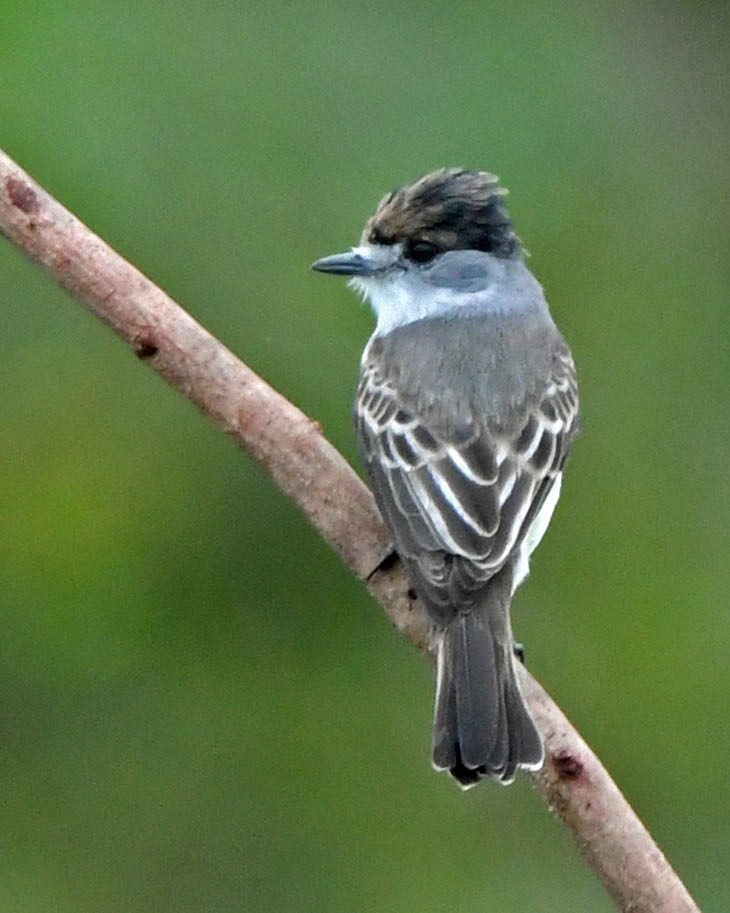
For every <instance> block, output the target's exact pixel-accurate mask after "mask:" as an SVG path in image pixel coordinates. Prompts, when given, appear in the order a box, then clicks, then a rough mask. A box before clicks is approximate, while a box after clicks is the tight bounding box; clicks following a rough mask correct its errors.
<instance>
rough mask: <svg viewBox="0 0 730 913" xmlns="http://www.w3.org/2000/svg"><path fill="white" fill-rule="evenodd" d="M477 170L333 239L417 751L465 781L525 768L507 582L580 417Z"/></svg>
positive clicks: (424, 186) (446, 174)
mask: <svg viewBox="0 0 730 913" xmlns="http://www.w3.org/2000/svg"><path fill="white" fill-rule="evenodd" d="M506 193H507V191H506V190H505V189H504V188H503V187H502V186H501V185H500V183H499V180H498V178H497V177H495V176H494V175H493V174H490V173H488V172H485V171H472V170H468V169H464V168H441V169H438V170H436V171H432V172H429V173H428V174H425V175H423V176H422V177H420V178H418V180H416V181H413V182H412V183H408V184H404V185H402V186H400V187H398V188H397V189H395V190H393V191H392V192H391V193H388V194H387V195H386V196H385V197H383V199H382V200H381V201H380V204H379V205H378V207H377V209H376V211H375V213H374V215H373V216H372V217H371V218H370V219H369V220H368V221H367V223H366V225H365V228H364V231H363V233H362V236H361V238H360V242H359V244H358V245H357V246H355V247H352V248H351V249H350V250H349V251H348V252H346V253H342V254H335V255H333V256H328V257H323V258H321V259H319V260H317V261H316V262H314V263H313V264H312V268H313V269H314V270H317V271H319V272H321V273H328V274H333V275H338V276H346V277H349V284H350V286H351V287H352V288H354V290H355V291H357V292H358V293H359V294H360V295H361V296H362V297H363V298H364V299H366V300H368V301H369V303H370V305H371V306H372V309H373V312H374V315H375V318H376V327H375V331H374V333H373V335H372V336H371V338H370V340H369V342H368V343H367V346H366V348H365V350H364V352H363V355H362V360H361V364H360V376H359V381H358V385H357V393H356V399H355V408H354V423H355V429H356V436H357V443H358V451H359V455H360V458H361V461H362V463H363V465H364V468H365V471H366V474H367V478H368V481H369V483H370V487H371V489H372V492H373V495H374V497H375V502H376V504H377V506H378V508H379V510H380V512H381V514H382V516H383V519H384V521H385V523H386V524H387V526H388V527H389V529H390V532H391V534H392V537H393V540H394V545H395V551H396V552H397V554H398V556H399V557H400V559H401V561H402V562H403V564H404V565H405V567H406V569H407V570H408V572H409V574H410V576H411V579H412V581H413V588H414V590H415V592H416V594H417V596H418V598H419V599H420V601H421V602H422V604H423V607H424V608H425V611H426V614H427V616H428V619H429V621H430V624H431V630H432V638H433V649H434V653H435V655H436V696H435V707H434V720H433V735H432V744H431V750H432V763H433V766H434V768H435V769H436V770H445V771H448V772H449V773H450V774H451V775H452V776H453V778H454V779H455V780H456V781H457V783H458V784H459V785H460V786H461V787H462V788H463V789H468V788H469V787H472V786H474V785H475V784H476V783H478V782H479V781H480V780H481V779H483V778H486V777H491V778H494V779H495V780H497V781H499V782H501V783H503V784H507V783H511V782H512V781H513V780H514V778H515V775H516V772H517V771H518V770H519V769H525V770H539V769H540V767H541V766H542V764H543V762H544V744H543V739H542V737H541V735H540V732H539V731H538V728H537V726H536V724H535V722H534V720H533V717H532V715H531V713H530V710H529V709H528V707H527V704H526V702H525V698H524V696H523V693H522V690H521V687H520V680H519V676H518V672H517V663H518V662H520V661H521V660H522V651H521V646H520V645H518V644H517V643H516V641H515V639H514V636H513V633H512V624H511V617H510V614H511V613H510V606H511V601H512V597H513V594H514V592H515V590H516V588H517V587H518V586H519V584H520V583H521V582H522V581H523V580H524V579H525V577H526V576H527V574H528V570H529V559H530V555H531V553H532V552H533V551H534V549H535V548H536V547H537V545H538V543H539V542H540V540H541V539H542V537H543V534H544V533H545V531H546V529H547V526H548V524H549V522H550V519H551V517H552V514H553V511H554V509H555V505H556V503H557V501H558V497H559V494H560V488H561V481H562V475H563V468H564V465H565V461H566V458H567V456H568V452H569V450H570V448H571V444H572V442H573V440H574V438H575V435H576V434H577V432H578V430H579V424H580V418H579V401H578V387H577V376H576V369H575V364H574V361H573V357H572V355H571V352H570V349H569V347H568V345H567V343H566V342H565V340H564V339H563V337H562V336H561V334H560V332H559V331H558V329H557V327H556V325H555V323H554V322H553V319H552V317H551V315H550V312H549V310H548V305H547V302H546V300H545V296H544V293H543V290H542V287H541V285H540V284H539V283H538V281H537V280H536V279H535V278H534V276H533V275H532V273H531V272H530V270H529V269H528V267H527V265H526V262H525V258H526V256H527V255H526V251H525V248H524V247H523V245H522V242H521V241H520V239H519V238H518V236H517V235H516V234H515V231H514V229H513V226H512V222H511V219H510V217H509V214H508V211H507V208H506V204H505V196H506Z"/></svg>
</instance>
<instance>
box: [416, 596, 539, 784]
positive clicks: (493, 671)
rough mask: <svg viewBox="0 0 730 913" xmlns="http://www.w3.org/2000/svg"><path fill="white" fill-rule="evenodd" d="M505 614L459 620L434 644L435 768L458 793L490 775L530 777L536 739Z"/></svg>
mask: <svg viewBox="0 0 730 913" xmlns="http://www.w3.org/2000/svg"><path fill="white" fill-rule="evenodd" d="M515 662H516V660H515V655H514V644H513V640H512V632H511V629H510V624H509V615H508V607H506V606H504V605H494V606H489V605H488V606H486V607H482V608H479V609H475V610H473V611H471V612H469V613H464V614H460V615H458V616H457V617H456V618H454V619H453V620H452V621H450V622H449V624H448V625H447V627H446V628H445V630H444V631H443V632H442V633H441V636H440V640H439V642H438V656H437V684H436V708H435V712H434V724H433V764H434V767H435V768H436V769H437V770H448V771H449V772H450V773H451V775H452V776H453V777H454V778H455V779H456V780H458V782H459V783H460V784H461V786H462V787H463V788H465V789H466V788H468V787H469V786H473V785H474V784H475V783H477V782H478V781H479V780H480V779H481V777H483V776H487V775H491V776H493V777H496V778H497V779H498V780H500V781H501V782H503V783H511V782H512V780H513V779H514V776H515V771H516V770H517V768H518V767H525V768H528V769H531V770H536V769H538V768H539V767H541V765H542V762H543V757H544V749H543V744H542V739H541V738H540V734H539V733H538V731H537V728H536V726H535V723H534V722H533V719H532V717H531V715H530V711H529V710H528V709H527V706H526V705H525V700H524V698H523V696H522V692H521V691H520V687H519V684H518V681H517V673H516V669H515Z"/></svg>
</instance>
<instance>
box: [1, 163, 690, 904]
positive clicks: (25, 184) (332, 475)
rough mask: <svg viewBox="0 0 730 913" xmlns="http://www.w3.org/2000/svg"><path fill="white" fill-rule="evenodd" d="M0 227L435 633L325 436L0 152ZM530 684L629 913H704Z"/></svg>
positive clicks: (599, 864) (567, 789)
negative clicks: (255, 461)
mask: <svg viewBox="0 0 730 913" xmlns="http://www.w3.org/2000/svg"><path fill="white" fill-rule="evenodd" d="M0 231H2V233H3V234H4V235H5V236H6V237H7V238H8V239H9V240H10V241H11V242H13V243H14V244H15V245H16V246H17V247H18V248H20V249H21V250H22V251H24V252H25V253H26V254H27V255H28V256H29V257H30V258H31V259H32V260H33V261H35V262H36V263H37V264H38V265H39V266H41V267H42V268H43V269H44V270H45V271H46V272H47V273H49V274H50V276H51V277H52V278H53V279H54V280H55V281H56V282H58V283H59V284H60V285H61V286H63V287H64V288H65V289H67V290H68V291H69V292H70V294H71V295H72V296H73V297H74V298H76V299H77V300H78V301H80V302H82V303H83V304H84V305H85V306H86V307H87V308H89V310H91V311H92V312H93V313H94V314H96V316H97V317H99V318H100V319H101V320H103V321H104V322H105V323H107V324H108V325H109V326H110V327H111V328H112V329H113V330H114V331H115V332H116V333H117V334H118V335H119V336H121V337H122V339H124V341H125V342H126V343H127V344H128V345H129V346H130V347H131V349H132V350H133V352H134V353H135V354H136V355H137V357H138V358H140V359H141V360H143V361H145V362H147V363H148V364H149V365H150V367H152V368H154V370H155V371H157V372H158V373H159V374H160V375H161V376H162V377H163V378H164V379H165V380H166V381H167V382H168V383H169V384H170V385H171V386H173V387H174V388H175V389H176V390H178V391H179V392H180V393H182V394H183V395H185V396H186V397H188V399H190V400H192V402H194V403H195V404H196V406H198V408H199V409H200V410H201V411H202V412H204V413H206V414H207V415H209V416H210V417H211V418H212V419H213V421H214V422H215V423H216V424H217V425H218V426H219V427H220V428H221V429H222V430H223V431H225V432H226V433H227V434H229V435H230V436H231V437H232V438H233V439H234V440H235V441H236V443H237V444H238V445H239V446H240V447H242V448H243V449H244V450H245V451H246V452H247V453H249V454H250V455H251V456H252V457H254V459H256V460H258V462H259V463H261V464H262V465H263V466H264V467H265V469H266V470H267V471H268V472H269V474H270V475H271V476H272V478H273V479H274V481H275V482H276V484H277V485H278V486H279V487H280V488H281V489H282V490H283V491H285V492H286V493H287V494H288V495H289V496H290V497H291V498H292V499H293V500H294V501H295V503H296V504H297V506H298V507H299V509H300V510H301V511H302V512H303V513H304V515H305V516H306V517H307V518H308V519H309V520H310V521H311V523H312V524H313V525H314V526H315V527H316V529H317V530H318V531H319V532H320V534H321V535H322V536H323V537H324V539H325V540H326V541H327V542H328V543H329V544H330V545H331V546H332V548H334V549H335V551H336V552H337V553H338V554H339V555H340V557H341V558H342V560H343V561H344V563H345V564H346V565H347V566H348V567H349V568H350V570H351V571H352V572H353V573H354V574H356V575H357V576H358V577H359V578H360V580H362V581H363V582H365V583H366V584H367V586H368V588H369V589H370V591H371V592H372V593H373V595H374V596H375V597H376V599H378V601H379V602H380V603H381V605H382V606H383V608H384V609H385V611H386V613H387V615H388V618H389V619H390V621H391V622H392V623H393V625H394V626H395V627H396V628H398V629H399V630H400V631H402V632H403V633H404V634H406V636H407V637H409V638H410V640H411V641H413V642H414V643H415V644H416V646H417V647H418V648H419V649H420V650H422V651H427V649H428V625H427V622H426V620H425V618H424V615H423V613H422V611H421V609H420V606H419V604H418V603H417V602H416V601H414V600H413V599H411V597H410V596H409V583H408V579H407V577H406V575H405V573H404V571H403V569H402V567H401V565H400V564H399V563H398V562H397V561H396V560H394V559H393V560H387V559H388V557H389V556H390V555H391V553H392V546H391V542H390V537H389V534H388V532H387V530H386V529H385V527H384V526H383V523H382V521H381V519H380V517H379V515H378V513H377V510H376V508H375V505H374V502H373V499H372V496H371V495H370V492H369V491H368V490H367V488H366V487H365V486H364V485H363V483H362V482H361V481H360V479H359V478H358V476H357V475H356V474H355V472H354V471H353V470H352V469H351V468H350V466H349V465H348V464H347V463H346V462H345V460H344V459H343V458H342V456H340V454H339V453H338V452H337V451H336V450H335V449H334V448H333V447H332V445H331V444H329V443H328V441H327V440H326V439H325V438H324V437H323V435H322V432H321V429H320V428H319V426H318V425H317V423H316V422H314V421H313V420H312V419H310V418H308V417H307V416H305V415H304V414H303V413H302V412H300V411H299V410H298V409H297V408H296V407H295V406H293V405H292V404H291V403H290V402H288V401H287V400H286V399H284V397H282V396H281V395H280V394H278V393H277V392H276V391H275V390H273V389H272V388H271V387H269V386H268V385H267V384H266V383H265V382H264V381H263V380H262V379H261V378H260V377H258V376H257V375H256V374H254V372H253V371H251V370H250V369H249V368H247V367H246V365H244V364H243V363H242V362H241V361H240V360H239V359H237V358H236V356H235V355H233V354H232V353H231V352H229V351H228V349H226V348H225V346H223V345H222V343H220V342H218V340H217V339H215V338H214V337H213V336H211V335H210V334H209V333H208V332H207V331H206V330H205V329H203V327H201V326H200V324H198V323H196V321H195V320H193V318H192V317H190V315H189V314H187V313H186V312H185V311H184V310H183V309H182V308H180V307H179V305H177V304H176V303H175V302H174V301H172V299H170V298H169V297H168V296H167V295H166V294H165V293H164V292H163V291H162V290H161V289H159V288H158V287H157V286H156V285H154V284H153V283H152V282H151V281H150V280H149V279H147V278H146V277H145V276H143V275H142V273H140V272H139V271H138V270H137V269H135V267H133V266H132V265H131V264H129V263H128V262H127V261H126V260H124V259H123V258H122V257H120V256H119V255H118V254H117V253H115V252H114V251H113V250H112V249H111V248H110V247H108V246H107V245H106V244H105V243H104V242H103V241H102V240H101V239H100V238H98V237H97V236H96V235H94V234H93V233H92V232H91V231H90V230H89V229H88V228H86V226H84V225H83V224H82V223H81V222H80V221H79V220H78V219H76V218H75V217H74V216H73V215H72V214H71V213H70V212H68V210H66V209H64V208H63V206H61V205H60V203H58V202H57V201H56V200H54V199H53V197H51V196H50V195H49V194H48V193H46V192H45V191H44V190H43V189H42V188H41V187H40V186H39V185H38V184H36V183H35V182H34V181H33V180H32V178H30V177H29V176H28V175H27V174H26V173H25V172H24V171H22V170H21V169H20V168H19V167H18V166H17V165H16V164H15V163H14V162H13V161H12V160H11V159H10V158H8V157H7V156H6V155H4V153H2V152H0ZM523 687H524V689H525V694H526V697H527V700H528V702H529V705H530V707H531V709H532V712H533V714H534V716H535V719H536V722H537V724H538V726H539V728H540V730H541V732H542V733H543V735H544V737H545V743H546V763H545V766H544V768H543V770H542V771H540V772H539V773H537V774H535V775H534V782H535V786H536V788H537V790H538V792H539V793H540V795H541V796H542V798H543V800H544V801H545V802H546V803H547V805H548V807H549V808H550V809H552V810H553V811H555V813H556V814H557V815H558V817H559V818H560V819H561V820H562V821H563V822H564V824H565V825H566V827H567V828H568V830H569V831H570V832H571V834H572V835H573V838H574V839H575V841H576V843H577V844H578V847H579V849H580V850H581V852H582V853H583V855H584V856H585V857H586V859H587V861H588V863H589V865H590V866H591V868H592V869H593V870H594V871H595V873H596V874H597V875H598V877H599V878H600V879H601V880H602V881H603V883H604V885H605V886H606V888H607V889H608V891H609V893H610V894H611V895H612V897H613V898H614V900H615V901H616V903H617V905H618V907H619V908H620V909H621V910H623V911H631V913H699V910H698V907H697V906H696V904H695V903H694V901H693V900H692V898H691V897H690V896H689V894H688V893H687V891H686V889H685V888H684V886H683V884H682V883H681V881H680V880H679V878H678V877H677V875H676V874H675V873H674V871H673V870H672V868H671V866H670V865H669V863H668V862H667V860H666V859H665V858H664V856H663V855H662V853H661V851H660V850H659V848H658V847H657V846H656V844H655V843H654V842H653V841H652V839H651V836H650V835H649V833H648V832H647V830H646V829H645V828H644V826H643V824H642V823H641V822H640V821H639V819H638V818H637V816H636V814H635V813H634V811H633V809H632V808H631V807H630V805H629V804H628V803H627V802H626V800H625V799H624V797H623V796H622V795H621V793H620V791H619V789H618V788H617V786H616V785H615V784H614V782H613V781H612V780H611V778H610V777H609V776H608V774H607V773H606V771H605V769H604V768H603V766H602V765H601V763H600V761H599V760H598V759H597V758H596V756H595V755H594V754H593V753H592V752H591V750H590V748H588V746H587V745H586V744H585V742H584V741H583V740H582V739H581V737H580V735H579V734H578V733H577V732H576V731H575V729H574V728H573V726H572V725H571V724H570V722H569V721H568V720H567V719H566V717H565V716H564V715H563V713H562V712H561V711H560V709H559V708H558V707H557V706H556V705H555V703H554V702H553V701H552V700H551V698H550V697H549V695H548V694H547V693H546V692H545V691H544V690H543V689H542V688H541V687H540V685H539V684H538V683H537V682H536V681H535V680H534V679H533V678H532V677H531V676H530V674H529V673H528V672H526V671H524V670H523Z"/></svg>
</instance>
